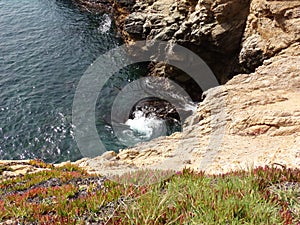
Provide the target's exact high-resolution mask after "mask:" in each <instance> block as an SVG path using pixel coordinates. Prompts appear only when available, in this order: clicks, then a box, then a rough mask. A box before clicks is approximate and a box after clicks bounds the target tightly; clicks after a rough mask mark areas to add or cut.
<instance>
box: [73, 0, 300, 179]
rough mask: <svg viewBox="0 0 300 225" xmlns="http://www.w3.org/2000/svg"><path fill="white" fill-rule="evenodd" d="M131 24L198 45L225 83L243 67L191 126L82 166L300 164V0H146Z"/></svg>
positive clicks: (130, 30)
mask: <svg viewBox="0 0 300 225" xmlns="http://www.w3.org/2000/svg"><path fill="white" fill-rule="evenodd" d="M124 31H125V32H126V33H127V35H128V36H129V37H130V38H131V40H132V39H134V40H139V39H148V40H150V39H158V40H165V41H170V42H176V43H179V44H182V45H184V46H186V47H188V48H190V49H193V50H194V51H195V52H196V53H197V54H198V55H200V56H201V57H202V58H203V59H204V60H205V61H206V62H207V63H208V65H210V66H211V68H212V69H213V71H214V72H215V74H216V75H217V76H218V78H219V80H220V81H221V82H225V81H226V80H227V78H228V77H230V76H232V75H234V74H235V73H236V72H238V71H240V74H239V75H236V76H234V78H233V79H231V80H230V81H228V82H227V83H226V84H225V85H222V86H219V87H216V88H213V89H210V90H208V91H207V92H205V93H204V96H205V100H204V101H203V102H201V103H200V104H199V107H198V110H197V112H196V113H195V114H194V115H193V116H191V117H190V118H189V119H188V121H186V124H185V127H184V130H183V132H182V133H175V134H173V135H172V136H170V137H161V138H158V139H156V140H153V141H151V142H148V143H141V144H138V145H137V146H136V147H134V148H131V149H125V150H122V151H121V152H120V153H119V154H115V153H114V152H107V153H105V154H104V155H103V156H99V157H98V158H95V159H83V160H81V161H79V162H78V164H79V165H81V166H83V167H86V168H88V169H89V170H90V171H93V172H97V173H100V174H116V173H117V174H118V173H123V172H126V171H130V170H134V169H141V168H143V169H144V168H160V169H174V170H180V169H182V168H184V167H188V168H192V169H195V170H205V171H206V172H207V173H224V172H229V171H231V170H238V169H247V168H249V167H252V166H259V165H280V166H284V167H299V166H300V136H299V131H300V122H299V121H300V102H299V99H300V43H299V41H300V39H299V38H300V2H299V1H283V0H280V1H279V0H277V1H276V0H272V1H271V0H252V1H251V3H250V1H248V0H198V1H197V0H186V1H175V0H167V1H166V0H158V1H151V0H148V1H137V3H136V4H135V6H134V8H133V12H132V13H131V14H130V15H129V16H128V17H127V19H125V20H124ZM160 67H161V66H160ZM167 71H168V69H167V68H165V69H163V70H160V72H161V73H165V72H167ZM177 75H178V74H177ZM179 76H180V74H179Z"/></svg>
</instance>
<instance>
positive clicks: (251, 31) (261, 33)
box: [239, 0, 300, 72]
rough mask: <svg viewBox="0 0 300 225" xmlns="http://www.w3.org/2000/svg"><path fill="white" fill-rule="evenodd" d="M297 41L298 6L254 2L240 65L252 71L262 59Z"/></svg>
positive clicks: (299, 37)
mask: <svg viewBox="0 0 300 225" xmlns="http://www.w3.org/2000/svg"><path fill="white" fill-rule="evenodd" d="M299 41H300V2H299V1H269V0H253V1H252V2H251V6H250V14H249V16H248V19H247V25H246V30H245V33H244V38H243V44H242V51H241V52H240V55H239V61H240V63H241V64H242V65H243V66H244V69H245V71H247V72H248V71H254V69H255V68H257V66H259V65H261V64H262V63H263V61H264V60H265V59H268V58H270V57H273V56H274V55H276V54H278V53H279V52H280V51H282V50H283V49H286V48H287V47H289V46H290V45H292V44H294V43H295V42H299Z"/></svg>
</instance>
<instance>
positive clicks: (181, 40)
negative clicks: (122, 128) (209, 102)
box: [124, 0, 250, 100]
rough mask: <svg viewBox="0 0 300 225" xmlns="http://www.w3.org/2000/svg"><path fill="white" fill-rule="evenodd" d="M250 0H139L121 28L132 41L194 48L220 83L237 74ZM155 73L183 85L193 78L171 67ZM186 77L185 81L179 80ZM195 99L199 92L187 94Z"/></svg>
mask: <svg viewBox="0 0 300 225" xmlns="http://www.w3.org/2000/svg"><path fill="white" fill-rule="evenodd" d="M249 2H250V1H249V0H231V1H227V0H218V1H212V0H201V1H195V0H185V1H176V0H168V1H138V2H137V3H136V5H135V6H134V12H133V13H131V14H130V15H129V16H128V17H127V19H126V20H125V25H124V30H125V32H126V33H127V34H128V36H129V37H131V38H133V39H134V40H141V39H146V40H162V41H169V42H170V45H171V44H172V43H178V44H180V45H182V46H185V47H187V48H189V49H190V50H193V51H194V52H195V53H196V54H198V55H199V56H200V57H201V58H202V59H203V60H204V61H205V62H206V63H207V64H208V65H209V66H210V67H211V69H212V70H213V72H214V73H215V75H216V76H217V78H218V80H219V81H220V83H225V82H226V81H228V78H229V77H231V76H232V75H233V74H236V73H237V71H236V70H238V69H239V68H238V54H239V50H240V43H241V40H242V36H243V31H244V28H245V25H246V20H247V16H248V13H249V6H250V3H249ZM154 74H155V75H156V76H157V75H160V76H168V77H171V78H172V79H174V80H176V81H177V82H179V83H180V84H181V85H182V86H186V87H190V86H191V85H193V81H192V80H191V79H188V76H186V77H185V78H181V77H182V76H184V74H183V73H182V72H179V71H176V69H174V68H172V69H170V66H167V65H161V64H160V65H159V66H157V67H156V69H155V71H154ZM182 80H185V82H184V83H183V82H181V81H182ZM190 94H191V95H192V97H194V99H195V100H198V99H199V97H200V96H201V94H202V92H199V91H198V96H196V95H195V93H190Z"/></svg>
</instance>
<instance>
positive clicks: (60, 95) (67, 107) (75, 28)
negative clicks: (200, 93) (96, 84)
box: [0, 0, 178, 163]
mask: <svg viewBox="0 0 300 225" xmlns="http://www.w3.org/2000/svg"><path fill="white" fill-rule="evenodd" d="M119 45H122V41H121V40H120V39H119V38H117V34H116V29H115V27H114V23H113V21H112V19H111V18H110V16H109V15H107V14H105V13H102V14H91V13H88V12H86V11H82V10H81V9H80V8H78V7H76V6H75V5H73V4H72V3H71V1H70V0H19V1H17V0H4V1H0V159H32V158H39V159H42V160H44V161H46V162H50V163H56V162H62V161H66V160H71V161H74V160H77V159H80V158H81V157H82V154H81V152H80V151H79V149H78V146H77V143H76V141H75V137H74V125H73V124H72V105H73V99H74V95H75V92H76V87H77V85H78V83H79V81H80V79H81V77H82V76H83V74H84V72H85V71H86V69H87V68H88V67H89V66H90V65H92V64H93V62H94V61H95V60H96V59H97V58H98V57H99V56H100V55H101V54H105V53H106V52H107V51H108V50H110V49H113V48H115V47H117V46H119ZM111 60H112V62H113V61H114V60H115V61H118V60H116V59H114V58H112V59H111ZM146 65H147V63H144V64H137V65H131V66H128V67H126V68H123V69H122V70H120V71H119V72H118V73H116V74H114V75H113V76H112V77H111V79H110V80H109V81H108V82H107V84H106V85H105V87H104V88H103V90H102V91H101V93H100V94H99V96H98V101H97V104H96V114H95V118H96V127H97V132H98V135H99V138H100V139H101V141H102V143H103V144H104V145H105V147H106V149H107V150H114V151H118V150H119V149H120V148H124V147H126V146H128V145H131V144H132V145H133V144H135V143H138V142H140V141H148V140H149V139H152V138H155V137H157V135H156V134H155V132H156V133H158V134H160V132H161V130H162V129H163V128H165V127H164V123H163V121H161V120H160V119H159V118H157V117H155V116H152V117H151V118H145V117H144V115H141V114H139V113H138V112H136V115H138V116H137V117H136V118H134V119H128V121H123V123H122V124H121V126H126V129H125V130H124V132H125V133H128V134H129V135H127V136H126V137H129V139H130V140H121V141H120V139H117V138H116V136H115V134H114V130H113V128H112V126H111V121H110V119H111V118H110V115H111V108H112V104H113V102H114V98H115V96H117V94H118V93H119V92H120V90H122V88H123V87H125V86H126V85H128V84H129V83H130V82H132V81H134V80H136V79H138V78H141V77H143V76H144V75H146V73H147V66H146ZM108 66H109V65H108ZM177 128H178V127H175V128H174V129H173V128H171V132H173V131H178V129H177ZM171 132H169V133H171ZM127 139H128V138H127Z"/></svg>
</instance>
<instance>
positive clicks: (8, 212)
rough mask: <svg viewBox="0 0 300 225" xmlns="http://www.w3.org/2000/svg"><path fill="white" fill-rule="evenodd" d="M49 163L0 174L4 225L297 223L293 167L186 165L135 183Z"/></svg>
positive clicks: (299, 196) (298, 194)
mask: <svg viewBox="0 0 300 225" xmlns="http://www.w3.org/2000/svg"><path fill="white" fill-rule="evenodd" d="M44 166H45V165H44ZM46 167H47V170H45V171H41V172H38V173H34V174H26V175H24V176H17V177H14V178H7V177H6V178H5V177H1V178H0V179H1V180H0V188H1V189H0V221H1V222H3V223H2V224H5V223H8V222H9V224H18V222H21V223H22V224H300V222H299V221H300V216H299V214H300V170H297V169H294V170H291V169H278V168H270V167H265V168H257V169H254V170H251V171H250V172H236V173H230V174H225V175H219V176H208V175H205V174H203V173H195V172H192V171H189V170H184V171H183V172H180V173H177V174H175V175H173V176H172V177H171V178H169V179H168V180H164V181H161V182H159V183H156V184H152V185H143V186H136V185H124V184H118V183H115V182H112V181H109V180H107V179H106V178H104V177H101V176H96V175H89V174H88V173H86V171H84V170H83V169H81V168H78V167H76V166H73V165H71V164H69V165H65V166H63V167H57V168H55V167H51V166H46ZM0 224H1V223H0Z"/></svg>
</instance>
